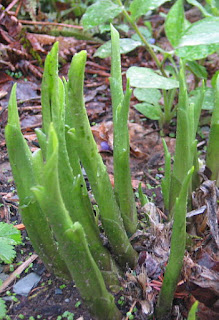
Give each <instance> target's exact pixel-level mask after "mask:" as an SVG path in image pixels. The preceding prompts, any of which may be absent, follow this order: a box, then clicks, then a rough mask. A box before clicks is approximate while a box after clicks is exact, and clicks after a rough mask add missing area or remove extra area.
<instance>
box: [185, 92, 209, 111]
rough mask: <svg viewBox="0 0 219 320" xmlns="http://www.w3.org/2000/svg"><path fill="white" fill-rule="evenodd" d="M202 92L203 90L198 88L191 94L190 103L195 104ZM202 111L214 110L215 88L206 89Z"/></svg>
mask: <svg viewBox="0 0 219 320" xmlns="http://www.w3.org/2000/svg"><path fill="white" fill-rule="evenodd" d="M200 90H201V88H197V89H195V90H193V91H191V92H190V98H189V102H190V103H194V102H195V100H196V97H197V95H198V94H199V92H200ZM202 109H203V110H210V111H212V110H213V109H214V89H213V88H209V87H206V89H205V94H204V101H203V105H202Z"/></svg>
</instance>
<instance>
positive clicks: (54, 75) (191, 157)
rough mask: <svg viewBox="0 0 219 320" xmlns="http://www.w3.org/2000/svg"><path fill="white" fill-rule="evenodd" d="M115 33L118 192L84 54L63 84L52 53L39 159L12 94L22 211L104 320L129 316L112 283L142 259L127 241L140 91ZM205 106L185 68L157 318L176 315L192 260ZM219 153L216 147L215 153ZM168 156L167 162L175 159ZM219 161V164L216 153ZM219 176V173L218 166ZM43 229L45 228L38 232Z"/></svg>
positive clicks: (40, 245) (49, 257)
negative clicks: (87, 93) (89, 109)
mask: <svg viewBox="0 0 219 320" xmlns="http://www.w3.org/2000/svg"><path fill="white" fill-rule="evenodd" d="M111 34H112V68H111V81H110V82H111V92H112V103H113V110H114V112H113V114H114V115H113V116H114V161H115V163H114V165H115V195H114V192H113V189H112V186H111V183H110V180H109V177H108V175H107V172H106V168H105V166H104V164H103V162H102V159H101V157H100V155H99V153H98V150H97V146H96V144H95V141H94V139H93V136H92V133H91V131H90V126H89V122H88V118H87V115H86V111H85V108H84V102H83V77H84V67H85V61H86V53H85V52H83V51H82V52H80V53H78V54H76V55H75V56H74V58H73V60H72V64H71V67H70V70H69V81H68V82H65V81H64V83H63V82H62V81H61V80H60V79H59V78H58V60H57V54H58V45H57V44H56V45H54V47H53V49H52V51H51V53H50V54H49V55H48V56H47V59H46V64H45V71H44V78H43V83H42V106H43V110H42V113H43V129H42V130H41V129H37V136H38V140H39V143H40V146H41V148H40V149H39V150H38V151H37V152H36V153H34V154H31V152H30V151H29V148H28V146H27V144H26V142H25V140H24V138H23V136H22V133H21V131H20V125H19V118H18V113H17V110H16V96H15V89H16V87H14V88H13V89H12V94H11V98H10V101H9V118H8V125H7V127H6V141H7V146H8V152H9V157H10V162H11V166H12V171H13V175H14V179H15V181H16V185H17V190H18V194H19V199H20V209H21V212H22V216H23V220H24V223H25V225H26V228H27V231H28V234H29V236H30V238H31V240H32V242H33V245H34V247H35V250H36V251H37V252H38V253H39V254H40V256H41V258H42V259H43V261H44V263H45V264H46V266H47V268H49V269H51V270H53V271H54V272H55V273H56V274H57V275H58V276H60V277H63V278H67V279H68V278H69V276H71V277H72V278H73V280H74V281H75V283H76V286H77V287H78V289H79V291H80V293H81V296H82V298H83V299H84V301H85V302H86V304H87V306H88V307H89V309H90V311H91V313H92V314H93V315H94V316H95V317H96V318H97V319H120V318H121V317H122V315H121V314H120V312H119V310H118V309H117V307H116V305H115V303H114V298H113V296H112V294H110V293H109V292H108V291H107V287H108V288H109V290H110V289H111V290H113V287H114V286H118V285H119V282H118V276H119V273H121V270H122V269H124V268H125V267H126V264H128V265H129V267H131V268H134V266H135V264H136V263H137V253H136V252H135V250H134V249H133V248H132V246H131V244H130V242H129V239H128V236H131V235H132V234H133V233H135V232H136V230H137V213H136V209H135V207H134V197H133V193H132V187H131V179H130V172H129V139H128V130H127V119H128V109H129V101H130V97H131V91H130V89H129V81H128V82H127V88H126V92H125V94H123V90H122V78H121V66H120V52H119V51H120V50H119V37H118V33H117V31H116V30H115V29H114V28H113V27H112V31H111ZM216 83H217V82H216ZM216 92H218V89H217V85H216ZM217 95H218V94H216V101H215V102H216V104H217V103H218V98H217ZM198 101H199V99H198ZM72 102H73V103H72ZM200 108H201V106H200V105H199V109H198V110H197V108H196V109H195V104H189V103H188V99H187V90H186V83H185V76H184V66H183V63H182V67H181V75H180V101H179V109H178V132H177V140H176V141H177V142H176V154H175V162H174V168H173V174H172V176H171V177H170V176H169V177H168V176H167V175H168V174H170V172H169V173H168V172H166V177H165V178H166V189H165V191H166V192H168V191H167V190H168V189H169V190H170V188H171V187H172V188H173V190H175V191H174V192H173V193H171V192H169V196H171V197H170V201H169V203H170V204H171V207H169V208H166V209H170V210H169V211H170V213H172V216H173V220H174V224H173V232H172V240H171V251H170V259H169V263H168V266H167V269H166V273H165V276H164V281H163V286H162V289H161V293H160V296H159V301H158V306H157V312H156V314H157V315H156V316H157V318H160V319H162V318H165V317H166V316H167V315H168V314H169V313H170V311H171V305H172V300H173V296H174V291H175V288H176V285H177V281H178V278H179V275H180V271H181V267H182V263H183V257H184V251H185V245H186V212H187V194H188V189H189V185H190V183H191V177H192V174H193V171H194V167H193V164H194V161H195V160H196V152H197V151H196V143H195V140H194V139H195V130H196V123H197V121H196V122H195V120H194V119H195V117H196V116H197V113H198V114H200ZM215 110H216V112H214V122H213V126H212V128H213V127H214V128H215V122H216V128H217V126H218V125H217V117H218V115H217V109H215ZM188 116H190V118H189V117H188ZM215 119H216V120H215ZM182 128H184V130H183V129H182ZM216 131H217V130H216ZM185 132H187V138H186V136H185ZM213 134H214V133H212V135H213ZM185 150H187V152H185ZM214 150H215V149H214V148H213V150H212V152H213V154H214ZM182 153H184V157H182ZM167 154H168V152H167ZM166 158H167V161H168V156H167V157H166ZM213 159H214V160H215V156H214V155H213ZM80 161H81V163H82V165H83V166H84V168H85V170H86V173H87V175H88V179H89V182H90V184H91V187H92V190H93V193H94V196H95V199H96V201H97V204H98V206H99V210H100V219H101V224H102V226H103V228H104V231H105V233H106V236H107V238H108V239H109V242H110V245H111V248H112V255H111V254H110V253H109V252H108V251H107V250H106V249H105V248H104V247H103V246H102V244H101V241H100V238H99V237H98V227H97V225H96V224H95V219H94V215H93V213H92V207H91V204H90V201H89V198H88V194H87V191H86V187H85V182H84V180H83V175H82V173H81V167H80ZM216 161H217V160H216ZM213 162H215V161H213ZM196 169H197V168H196ZM213 174H214V175H218V170H217V168H216V172H215V170H214V172H213ZM167 181H168V183H167ZM70 191H71V192H70ZM172 195H173V196H172ZM172 197H173V200H172V202H171V199H172ZM116 198H117V201H116ZM128 200H129V201H128ZM170 217H171V214H170ZM36 218H37V220H38V221H39V219H40V221H41V224H39V223H36V222H35V223H34V219H36ZM215 219H216V217H215ZM216 222H217V221H216V220H215V223H216ZM37 226H38V228H40V230H38V231H37ZM50 228H51V229H50ZM53 234H54V235H53ZM54 236H55V239H56V241H57V242H56V241H55V239H54ZM215 242H216V243H217V242H218V237H217V236H215ZM57 244H58V245H57ZM180 252H181V253H180ZM62 259H63V260H62Z"/></svg>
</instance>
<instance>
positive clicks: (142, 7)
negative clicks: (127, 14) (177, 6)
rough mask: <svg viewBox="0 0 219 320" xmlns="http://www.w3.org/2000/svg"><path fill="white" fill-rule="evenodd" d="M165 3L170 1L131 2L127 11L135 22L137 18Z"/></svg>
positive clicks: (137, 0) (139, 0)
mask: <svg viewBox="0 0 219 320" xmlns="http://www.w3.org/2000/svg"><path fill="white" fill-rule="evenodd" d="M167 1H170V0H147V1H145V0H134V1H132V2H131V5H130V8H129V11H131V15H132V17H133V19H134V20H136V19H137V18H138V17H140V16H142V15H144V14H146V13H147V12H148V11H149V10H153V9H156V8H158V7H159V6H160V5H161V4H163V3H164V2H167Z"/></svg>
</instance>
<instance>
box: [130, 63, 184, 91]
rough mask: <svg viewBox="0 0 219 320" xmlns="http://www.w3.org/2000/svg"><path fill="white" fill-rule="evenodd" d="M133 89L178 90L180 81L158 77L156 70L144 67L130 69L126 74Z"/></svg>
mask: <svg viewBox="0 0 219 320" xmlns="http://www.w3.org/2000/svg"><path fill="white" fill-rule="evenodd" d="M126 76H127V78H129V79H130V84H131V86H132V87H137V88H157V89H165V90H169V89H173V88H178V87H179V83H178V81H176V80H174V79H170V78H165V77H162V76H160V75H158V74H157V73H156V72H155V71H154V70H152V69H149V68H142V67H130V68H129V69H128V71H127V74H126Z"/></svg>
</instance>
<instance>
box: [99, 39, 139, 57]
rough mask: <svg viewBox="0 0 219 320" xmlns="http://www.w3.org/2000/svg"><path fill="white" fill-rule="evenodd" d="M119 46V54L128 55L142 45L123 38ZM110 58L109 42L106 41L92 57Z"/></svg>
mask: <svg viewBox="0 0 219 320" xmlns="http://www.w3.org/2000/svg"><path fill="white" fill-rule="evenodd" d="M119 44H120V53H121V54H122V53H128V52H130V51H132V50H134V49H136V48H137V47H140V46H142V43H141V42H140V41H135V40H132V39H129V38H127V39H126V38H123V39H120V41H119ZM110 56H111V41H107V42H106V43H104V44H103V45H102V46H100V47H99V48H98V49H97V51H96V52H95V54H94V57H99V58H102V59H104V58H107V57H110Z"/></svg>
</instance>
